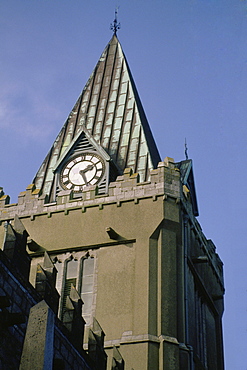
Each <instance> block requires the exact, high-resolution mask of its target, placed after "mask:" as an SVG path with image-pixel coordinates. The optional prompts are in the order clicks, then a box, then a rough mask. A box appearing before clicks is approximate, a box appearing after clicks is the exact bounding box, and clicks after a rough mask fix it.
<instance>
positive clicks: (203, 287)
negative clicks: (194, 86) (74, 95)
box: [0, 24, 224, 370]
mask: <svg viewBox="0 0 247 370" xmlns="http://www.w3.org/2000/svg"><path fill="white" fill-rule="evenodd" d="M117 29H118V28H117V25H116V24H115V25H114V35H113V37H112V38H111V40H110V41H109V43H108V44H107V46H106V48H105V49H104V51H103V53H102V55H101V56H100V58H99V61H98V63H97V65H96V67H95V69H94V71H93V73H92V74H91V76H90V78H89V80H88V81H87V83H86V85H85V87H84V88H83V90H82V92H81V94H80V96H79V98H78V100H77V102H76V103H75V105H74V108H73V109H72V111H71V112H70V114H69V116H68V118H67V120H66V122H65V124H64V125H63V126H62V128H61V131H60V132H59V134H58V136H57V138H56V140H55V142H54V143H53V145H52V146H51V149H50V151H49V153H48V154H47V156H46V158H45V159H44V161H43V163H42V164H41V166H40V168H39V170H38V171H37V174H36V175H35V177H34V179H33V181H32V184H31V185H29V186H28V187H27V188H26V190H25V191H24V192H21V193H20V195H19V198H18V203H17V204H8V198H6V196H5V195H4V193H3V191H1V192H0V193H1V196H0V221H1V226H0V242H1V243H2V244H4V241H5V238H6V225H9V226H8V227H10V225H14V220H15V219H16V217H18V219H19V220H20V221H21V223H22V225H23V228H24V229H25V232H26V233H27V234H28V239H27V250H28V253H29V256H30V257H31V259H32V262H31V271H30V282H31V284H32V285H33V286H35V284H36V281H37V277H36V276H37V271H38V270H37V269H39V268H40V267H39V266H41V265H42V261H43V259H44V253H45V255H46V256H49V258H50V261H51V262H49V263H52V266H54V267H55V268H56V271H57V277H56V290H57V291H58V293H59V296H60V298H59V303H58V318H59V320H61V321H62V322H64V323H66V322H67V321H66V320H67V318H68V310H69V309H68V307H70V306H68V298H69V297H70V299H72V298H71V297H72V296H73V297H75V296H76V297H79V298H78V299H77V301H78V300H80V301H82V302H83V306H82V317H83V320H84V321H85V333H84V351H86V352H88V354H89V356H90V355H91V353H92V352H91V349H90V348H92V347H90V345H88V340H89V343H91V342H92V340H94V342H93V343H94V344H95V348H96V349H95V351H97V348H98V347H99V346H100V345H101V346H104V353H105V354H106V355H107V365H105V360H104V361H103V360H102V361H103V362H101V365H97V366H98V367H97V366H96V365H95V366H96V367H94V368H97V369H104V368H105V366H107V369H108V370H110V369H126V370H131V369H134V370H144V369H147V370H148V369H149V370H158V369H159V370H161V369H169V370H178V369H181V370H186V369H188V370H189V369H190V370H191V369H194V370H196V369H198V370H199V369H200V370H202V369H205V370H206V369H211V370H216V369H217V370H223V368H224V362H223V345H222V330H221V327H222V314H223V295H224V282H223V270H222V262H221V260H220V258H219V256H218V254H217V253H216V248H215V245H214V244H213V242H212V241H211V240H210V239H207V238H206V236H205V235H204V234H203V232H202V229H201V226H200V224H199V222H198V221H197V216H198V206H197V197H196V190H195V183H194V172H193V166H192V160H191V159H188V158H186V159H185V160H182V161H179V162H176V161H174V160H173V159H172V158H171V157H166V158H165V159H164V160H163V159H161V157H160V155H159V153H158V150H157V147H156V144H155V140H154V138H153V135H152V133H151V130H150V127H149V124H148V122H147V118H146V115H145V113H144V109H143V107H142V104H141V101H140V98H139V95H138V93H137V89H136V86H135V84H134V80H133V77H132V75H131V71H130V68H129V65H128V63H127V60H126V57H125V55H124V53H123V50H122V47H121V45H120V42H119V40H118V38H117V35H116V31H117ZM11 227H12V226H11ZM13 227H14V226H13ZM45 258H48V257H45ZM46 261H47V260H46ZM46 263H47V262H46ZM47 264H48V263H47ZM48 265H49V269H50V270H51V269H52V268H53V267H51V266H50V264H48ZM50 270H49V271H50ZM47 271H48V270H47ZM73 299H74V298H73ZM73 302H74V301H73ZM70 305H71V303H70ZM69 312H70V311H69ZM92 333H93V334H92ZM92 335H93V338H94V339H92ZM104 336H105V337H104ZM103 338H104V340H103ZM90 340H91V342H90ZM72 341H76V337H73V336H72ZM73 343H74V342H73ZM103 343H104V344H103ZM25 348H26V347H25ZM95 353H96V352H95ZM59 356H62V354H60V355H59ZM103 357H104V356H103ZM103 357H102V358H103ZM98 358H101V357H100V356H99V357H98ZM104 359H105V357H104ZM56 360H57V361H60V360H61V361H62V362H64V363H66V359H65V358H64V357H61V358H60V357H59V358H57V359H56ZM102 364H104V365H102ZM63 366H65V365H63ZM64 368H66V366H65V367H64ZM92 368H93V367H92Z"/></svg>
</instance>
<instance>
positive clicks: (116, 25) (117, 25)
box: [110, 7, 121, 35]
mask: <svg viewBox="0 0 247 370" xmlns="http://www.w3.org/2000/svg"><path fill="white" fill-rule="evenodd" d="M118 8H119V7H116V9H115V19H114V21H113V23H111V26H110V29H111V30H112V31H113V32H114V35H116V34H117V31H118V30H120V28H121V25H120V23H118V21H117V13H118Z"/></svg>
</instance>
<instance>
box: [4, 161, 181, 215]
mask: <svg viewBox="0 0 247 370" xmlns="http://www.w3.org/2000/svg"><path fill="white" fill-rule="evenodd" d="M158 196H165V197H172V198H176V199H180V196H181V186H180V171H179V169H177V168H176V167H175V165H174V161H173V159H171V158H168V157H166V158H165V160H164V162H159V164H158V167H157V169H154V170H152V171H151V173H150V181H147V182H139V174H138V173H133V171H132V170H131V169H130V168H126V169H125V170H124V173H123V175H122V176H118V177H117V179H116V181H115V182H111V183H110V184H109V188H108V194H100V195H99V194H98V187H97V186H96V185H95V186H89V187H87V188H86V190H85V191H83V192H82V194H81V195H80V196H78V195H75V194H74V193H73V191H72V190H62V191H60V192H59V193H58V194H57V197H56V201H54V202H52V203H48V197H47V196H46V195H45V194H41V191H40V190H39V189H36V187H35V185H34V184H30V185H28V187H27V188H26V191H24V192H21V193H20V194H19V196H18V203H14V204H9V197H8V196H6V195H4V193H3V191H2V193H0V221H4V220H9V219H13V218H14V216H15V214H17V215H20V216H22V217H28V216H30V217H35V215H38V214H40V213H50V212H56V211H62V210H66V209H72V208H74V207H90V206H100V207H101V206H102V205H103V204H107V203H108V204H110V203H117V204H118V205H120V204H121V202H125V201H128V200H131V199H134V200H135V201H136V202H138V201H139V200H140V199H143V198H147V197H154V198H156V197H158Z"/></svg>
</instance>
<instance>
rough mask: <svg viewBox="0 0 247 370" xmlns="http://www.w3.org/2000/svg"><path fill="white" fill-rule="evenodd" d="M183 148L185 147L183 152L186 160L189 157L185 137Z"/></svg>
mask: <svg viewBox="0 0 247 370" xmlns="http://www.w3.org/2000/svg"><path fill="white" fill-rule="evenodd" d="M184 148H185V150H184V152H185V158H186V160H187V159H189V157H188V147H187V142H186V138H185V142H184Z"/></svg>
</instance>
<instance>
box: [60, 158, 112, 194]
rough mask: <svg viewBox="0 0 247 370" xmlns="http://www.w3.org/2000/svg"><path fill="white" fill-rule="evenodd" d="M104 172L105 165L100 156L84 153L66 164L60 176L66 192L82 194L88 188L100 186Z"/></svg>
mask: <svg viewBox="0 0 247 370" xmlns="http://www.w3.org/2000/svg"><path fill="white" fill-rule="evenodd" d="M104 172H105V163H104V161H103V159H102V158H101V157H100V156H99V155H97V154H94V153H83V154H81V155H78V156H76V157H73V158H72V159H70V160H69V161H68V162H67V163H66V165H65V166H64V167H63V169H62V171H61V174H60V182H61V185H62V188H63V189H65V190H73V191H74V192H81V191H82V190H83V189H84V188H85V187H86V186H89V185H96V184H98V183H99V182H100V180H101V179H102V177H103V175H104Z"/></svg>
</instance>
